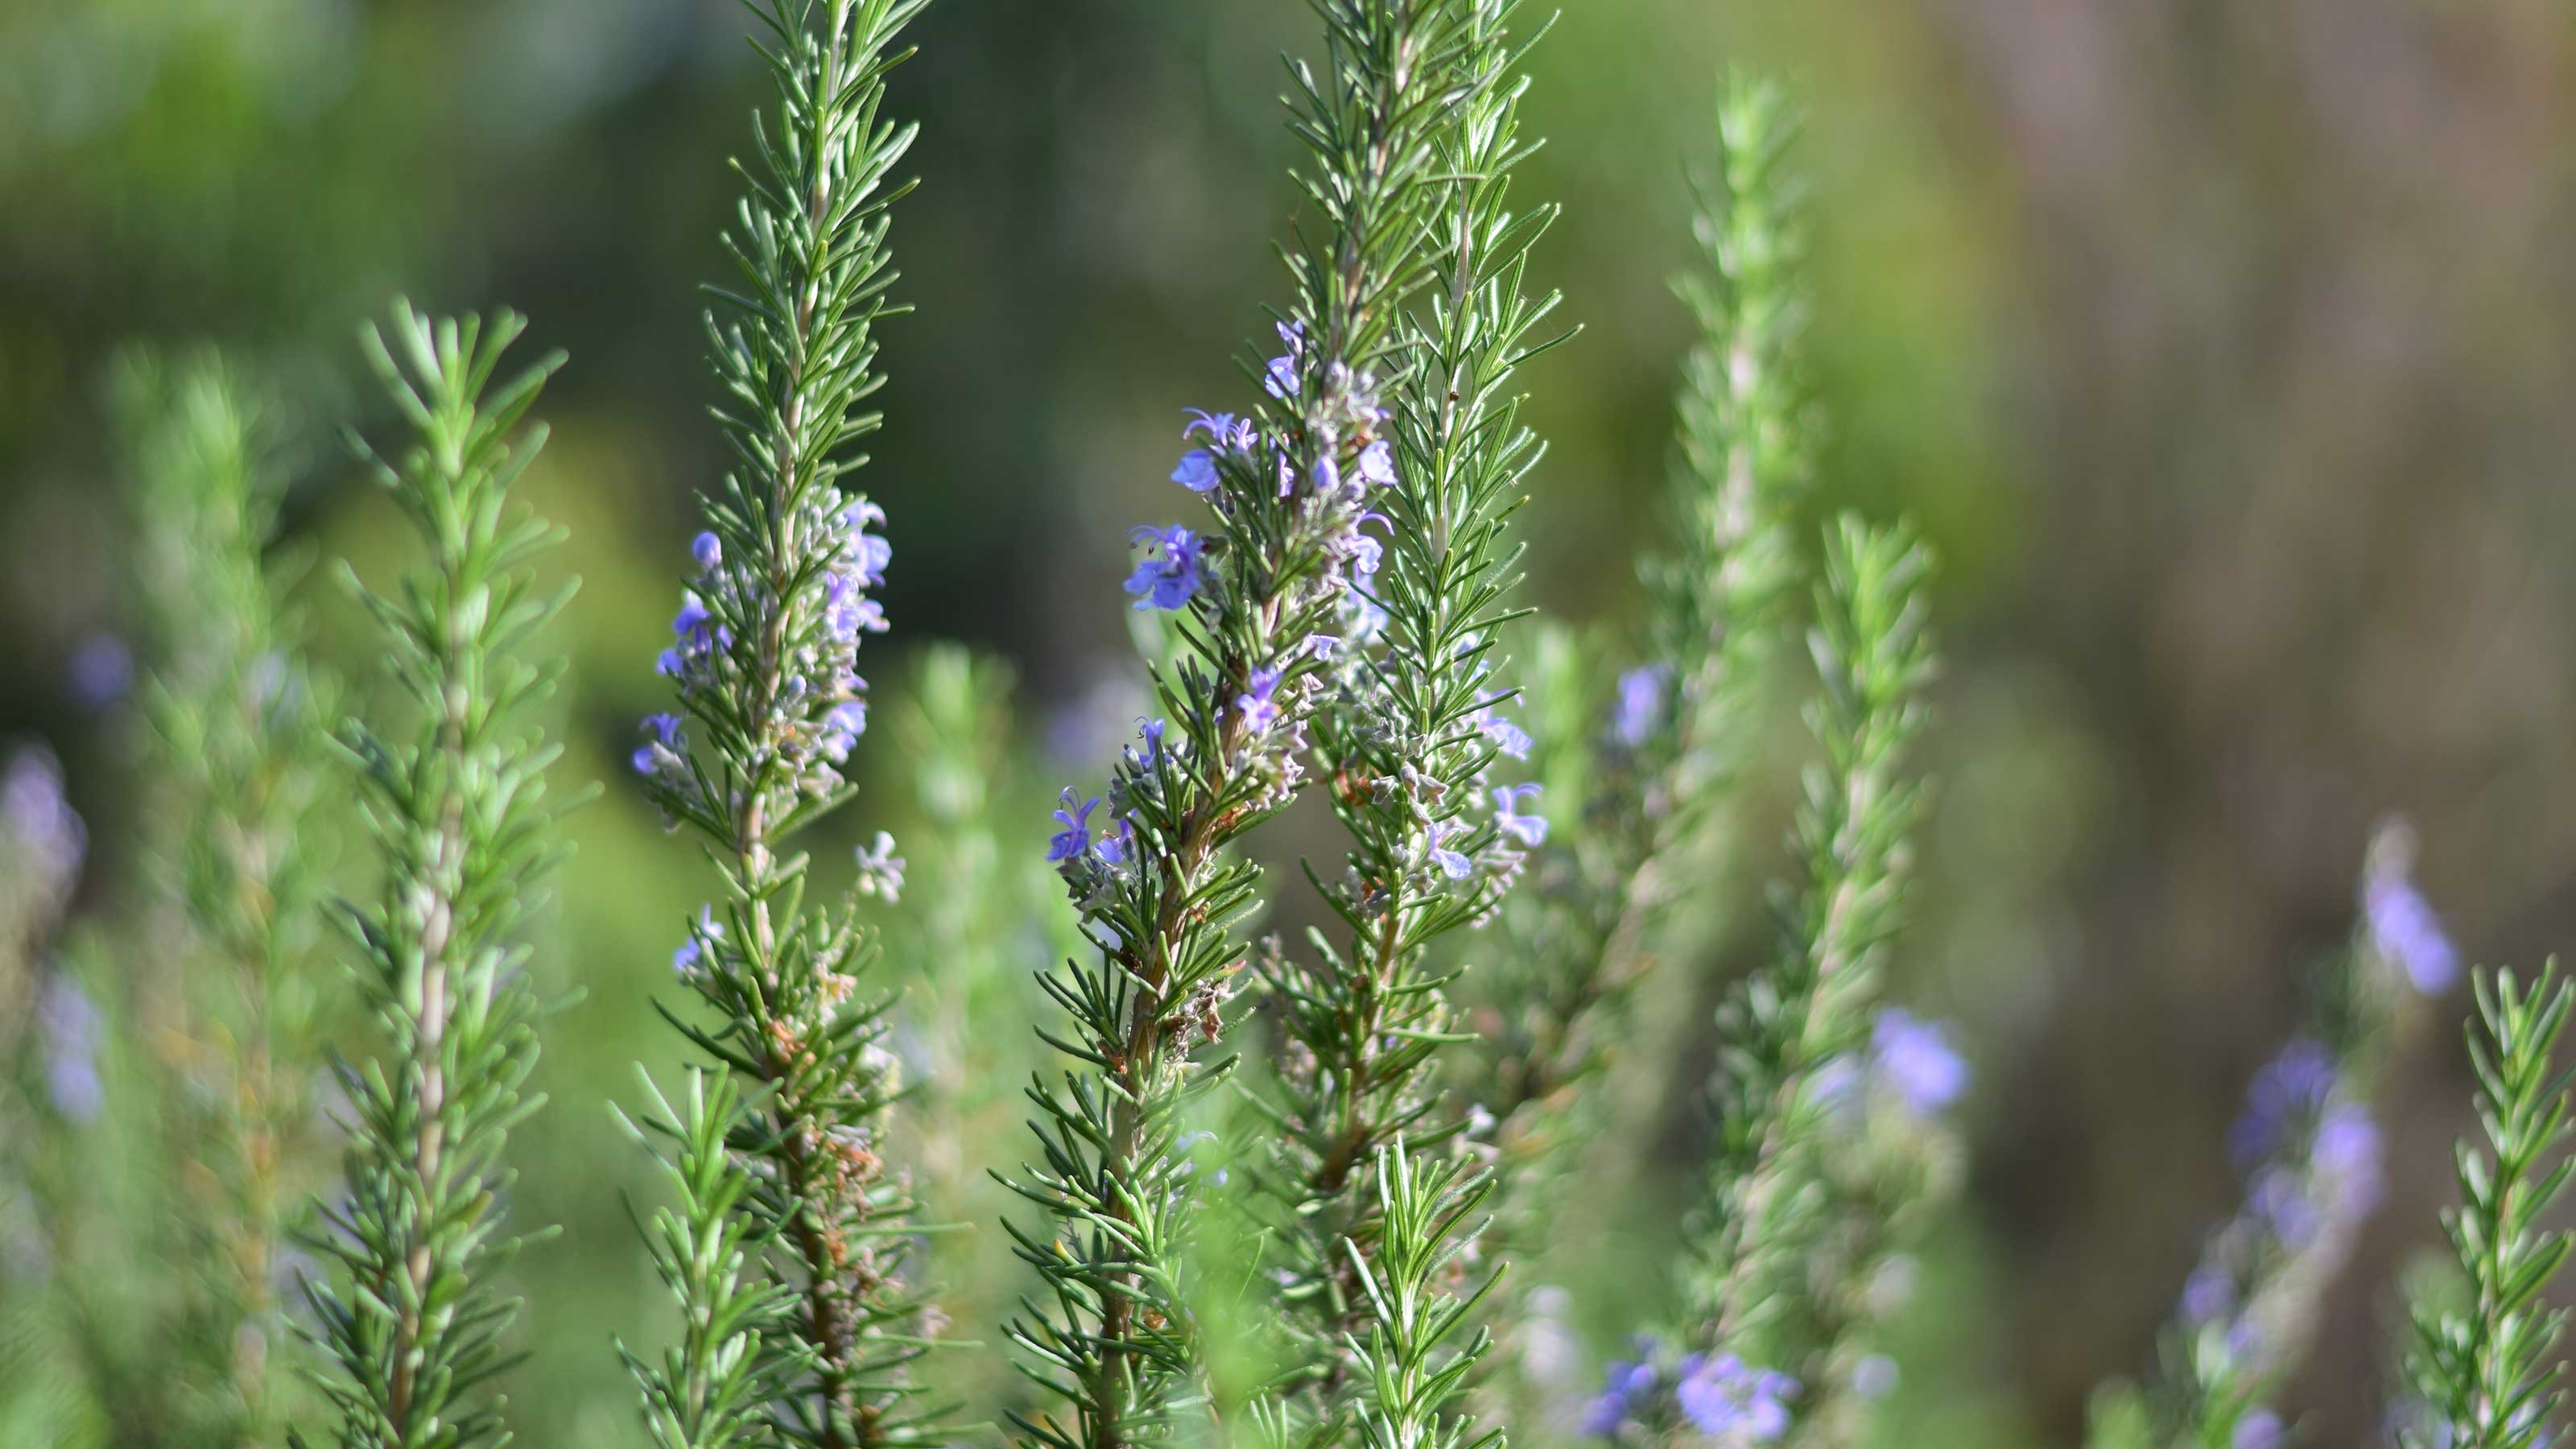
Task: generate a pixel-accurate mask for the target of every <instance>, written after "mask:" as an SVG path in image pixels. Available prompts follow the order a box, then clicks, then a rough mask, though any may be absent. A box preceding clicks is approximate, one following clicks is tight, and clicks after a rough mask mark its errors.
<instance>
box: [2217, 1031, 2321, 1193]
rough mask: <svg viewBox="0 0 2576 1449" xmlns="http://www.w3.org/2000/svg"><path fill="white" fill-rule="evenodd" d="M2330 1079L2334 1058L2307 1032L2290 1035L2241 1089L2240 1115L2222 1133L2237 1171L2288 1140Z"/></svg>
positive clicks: (2311, 1111)
mask: <svg viewBox="0 0 2576 1449" xmlns="http://www.w3.org/2000/svg"><path fill="white" fill-rule="evenodd" d="M2334 1079H2335V1066H2334V1059H2333V1058H2332V1057H2331V1056H2329V1055H2327V1053H2326V1049H2325V1046H2324V1045H2323V1044H2322V1043H2320V1042H2318V1041H2316V1040H2315V1039H2313V1038H2310V1037H2299V1038H2296V1039H2294V1040H2292V1041H2291V1042H2290V1044H2289V1045H2287V1046H2285V1047H2283V1048H2281V1054H2280V1055H2279V1056H2276V1057H2274V1058H2273V1059H2272V1060H2271V1061H2269V1062H2267V1063H2265V1064H2264V1067H2263V1070H2261V1071H2259V1072H2256V1073H2255V1074H2254V1084H2253V1085H2252V1086H2251V1087H2248V1088H2247V1089H2246V1092H2245V1114H2244V1115H2243V1116H2241V1117H2239V1118H2237V1120H2236V1125H2235V1126H2233V1127H2231V1128H2229V1129H2228V1132H2227V1150H2228V1154H2229V1155H2230V1156H2232V1157H2233V1158H2235V1160H2236V1166H2237V1170H2238V1171H2240V1172H2242V1171H2250V1170H2251V1169H2252V1168H2253V1167H2254V1165H2255V1164H2257V1163H2259V1162H2261V1161H2262V1160H2263V1159H2265V1158H2267V1157H2269V1156H2271V1155H2272V1153H2273V1152H2274V1151H2276V1150H2278V1149H2279V1148H2280V1146H2281V1144H2282V1143H2283V1142H2285V1141H2287V1140H2288V1137H2289V1133H2290V1130H2291V1128H2292V1126H2293V1125H2294V1124H2296V1123H2299V1122H2302V1121H2305V1120H2306V1119H2308V1118H2309V1117H2312V1116H2314V1115H2315V1114H2316V1113H2317V1112H2318V1111H2320V1110H2321V1109H2323V1108H2324V1106H2325V1101H2326V1095H2327V1094H2328V1093H2329V1092H2331V1091H2333V1090H2334Z"/></svg>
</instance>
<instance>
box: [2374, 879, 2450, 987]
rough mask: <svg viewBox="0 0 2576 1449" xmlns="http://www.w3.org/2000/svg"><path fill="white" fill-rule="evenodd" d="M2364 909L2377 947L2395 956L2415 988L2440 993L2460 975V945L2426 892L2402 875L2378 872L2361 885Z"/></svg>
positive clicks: (2382, 952) (2391, 958)
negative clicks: (2448, 933)
mask: <svg viewBox="0 0 2576 1449" xmlns="http://www.w3.org/2000/svg"><path fill="white" fill-rule="evenodd" d="M2362 914H2363V915H2364V917H2365V918H2366V919H2367V920H2368V922H2369V925H2370V938H2371V941H2372V943H2373V944H2374V945H2375V946H2376V947H2377V948H2378V950H2379V953H2380V954H2381V955H2382V956H2385V957H2387V958H2388V959H2389V960H2391V961H2394V962H2396V963H2397V965H2398V966H2399V967H2400V968H2401V969H2402V970H2404V971H2405V973H2406V979H2407V980H2408V981H2410V982H2412V983H2414V986H2415V989H2416V990H2417V991H2419V992H2421V993H2423V994H2424V995H2426V996H2439V995H2441V994H2442V993H2443V992H2445V991H2448V990H2450V989H2451V986H2452V983H2454V982H2456V981H2458V980H2459V979H2460V953H2459V950H2458V949H2457V948H2456V947H2454V946H2453V945H2452V944H2451V938H2450V937H2448V936H2446V935H2444V934H2443V933H2442V922H2441V919H2440V918H2439V917H2437V916H2435V915H2434V914H2433V907H2432V905H2431V903H2429V902H2427V901H2426V900H2425V899H2424V894H2423V892H2421V891H2419V890H2417V889H2415V883H2414V882H2413V881H2410V880H2408V879H2407V878H2406V877H2405V876H2404V875H2402V874H2399V873H2397V872H2395V871H2390V872H2386V873H2383V874H2374V875H2373V876H2372V877H2371V880H2370V884H2369V885H2368V886H2367V887H2365V888H2364V889H2363V891H2362Z"/></svg>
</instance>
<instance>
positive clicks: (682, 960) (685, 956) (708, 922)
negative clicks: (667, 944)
mask: <svg viewBox="0 0 2576 1449" xmlns="http://www.w3.org/2000/svg"><path fill="white" fill-rule="evenodd" d="M700 937H704V938H706V939H707V940H710V941H721V940H723V939H724V922H722V921H719V920H717V919H716V909H715V907H713V906H700V907H698V928H697V930H695V931H693V932H691V933H690V935H689V939H687V940H685V941H682V942H681V943H680V949H678V950H676V951H674V952H672V953H671V972H672V974H673V975H675V976H678V977H679V978H681V979H682V980H684V981H685V980H687V979H688V978H690V977H692V976H695V975H697V974H698V961H699V959H700V953H699V949H698V940H699V938H700Z"/></svg>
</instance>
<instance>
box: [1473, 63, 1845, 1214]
mask: <svg viewBox="0 0 2576 1449" xmlns="http://www.w3.org/2000/svg"><path fill="white" fill-rule="evenodd" d="M1797 130H1798V125H1797V118H1796V115H1795V112H1794V110H1793V109H1792V107H1791V106H1790V104H1789V102H1788V100H1787V98H1786V96H1785V94H1784V93H1783V92H1782V91H1781V90H1780V88H1779V87H1778V86H1776V85H1774V84H1771V83H1769V82H1765V81H1759V80H1755V79H1752V78H1750V77H1748V76H1746V75H1744V74H1741V73H1737V74H1733V75H1730V76H1729V77H1728V79H1727V80H1726V82H1725V84H1724V87H1723V91H1722V95H1721V98H1720V101H1719V104H1718V107H1717V128H1716V133H1717V158H1716V161H1717V164H1716V166H1715V168H1714V170H1713V173H1712V175H1711V176H1710V178H1709V180H1708V182H1707V184H1706V185H1704V186H1703V187H1702V190H1701V209H1700V213H1699V216H1698V219H1697V223H1696V226H1695V230H1696V233H1697V236H1698V239H1699V242H1700V246H1701V248H1702V252H1703V258H1704V261H1705V272H1704V273H1703V274H1701V275H1696V276H1689V277H1685V278H1684V279H1683V280H1681V281H1680V282H1678V283H1676V289H1677V290H1678V291H1679V292H1680V293H1681V295H1682V297H1683V298H1684V300H1685V301H1687V302H1688V303H1689V305H1690V307H1691V310H1692V313H1693V314H1694V316H1695V317H1696V319H1697V321H1698V324H1699V332H1700V340H1699V342H1698V344H1697V346H1695V347H1694V348H1693V349H1692V352H1691V354H1690V357H1689V359H1688V360H1687V362H1686V363H1685V365H1684V372H1683V385H1682V389H1681V395H1680V402H1679V418H1680V436H1681V449H1680V463H1679V465H1678V466H1677V467H1676V468H1675V470H1674V476H1673V482H1672V487H1671V496H1672V499H1673V510H1674V513H1675V514H1676V515H1677V518H1676V522H1677V525H1678V526H1677V527H1676V529H1675V530H1674V536H1675V538H1676V539H1677V540H1678V547H1677V548H1676V549H1675V551H1674V552H1673V553H1672V554H1670V555H1669V556H1665V557H1661V558H1657V559H1653V560H1651V561H1649V562H1648V563H1647V564H1646V565H1645V567H1644V569H1643V572H1644V575H1645V579H1646V583H1647V586H1648V592H1649V597H1650V600H1651V612H1650V615H1649V618H1650V624H1649V637H1648V641H1647V645H1648V651H1649V652H1648V658H1647V660H1646V662H1643V663H1640V664H1638V665H1636V666H1635V667H1633V668H1631V669H1629V670H1628V671H1626V672H1625V673H1623V674H1621V675H1620V677H1619V678H1618V681H1617V685H1616V689H1615V698H1614V699H1613V700H1612V702H1611V708H1610V709H1609V710H1608V711H1607V719H1606V720H1605V721H1604V722H1603V726H1602V727H1601V728H1600V729H1599V730H1598V731H1597V733H1596V732H1594V731H1592V730H1591V729H1590V728H1589V726H1588V725H1587V724H1586V723H1585V722H1584V720H1583V718H1582V713H1581V711H1580V704H1581V702H1582V701H1583V700H1585V699H1588V698H1589V697H1590V696H1591V694H1592V691H1591V689H1590V688H1589V687H1588V681H1585V680H1583V679H1582V678H1581V671H1580V669H1579V666H1578V664H1577V662H1576V659H1577V656H1578V655H1580V654H1582V653H1584V652H1585V651H1584V649H1583V647H1582V646H1581V645H1580V644H1578V643H1576V642H1575V641H1572V640H1570V639H1565V638H1563V637H1549V636H1548V635H1545V634H1543V635H1542V636H1541V639H1540V645H1541V648H1540V651H1539V652H1540V657H1541V659H1542V661H1543V662H1544V661H1547V660H1551V659H1552V660H1555V661H1558V663H1557V666H1556V667H1554V668H1552V669H1549V670H1547V671H1546V673H1547V675H1548V676H1549V677H1551V678H1553V679H1555V680H1557V681H1559V682H1558V683H1557V685H1556V686H1555V687H1554V688H1553V689H1552V690H1550V691H1549V700H1550V705H1549V707H1550V708H1551V709H1552V710H1560V711H1563V713H1561V714H1560V715H1559V718H1558V719H1557V720H1556V722H1555V726H1556V727H1554V728H1551V729H1543V730H1541V731H1540V735H1541V738H1540V742H1539V749H1540V751H1542V752H1543V753H1542V755H1541V758H1540V759H1539V760H1538V762H1537V770H1538V774H1539V776H1540V778H1542V779H1546V780H1551V781H1557V782H1561V783H1562V784H1564V785H1568V786H1572V787H1574V788H1577V789H1580V790H1582V791H1583V792H1584V793H1583V798H1582V800H1581V802H1580V804H1581V808H1580V810H1579V812H1577V815H1578V818H1574V819H1568V820H1561V821H1560V822H1559V823H1560V824H1563V825H1567V826H1571V827H1576V828H1571V829H1567V830H1565V831H1563V832H1562V833H1561V834H1560V835H1559V836H1558V837H1557V839H1556V840H1555V841H1554V842H1552V843H1550V844H1549V845H1548V847H1547V848H1546V849H1545V850H1543V851H1541V852H1539V853H1538V855H1537V859H1536V864H1535V872H1534V873H1535V877H1536V879H1535V885H1536V889H1534V890H1531V891H1525V892H1522V893H1520V895H1519V896H1518V897H1517V898H1516V899H1515V900H1514V902H1513V903H1512V904H1510V905H1509V906H1507V907H1506V909H1505V911H1504V913H1503V916H1502V920H1501V932H1502V937H1503V940H1504V941H1505V942H1506V943H1507V949H1505V950H1504V951H1502V952H1500V953H1498V957H1499V959H1498V960H1497V961H1496V962H1495V963H1494V968H1495V974H1494V977H1493V980H1492V982H1491V984H1490V985H1489V986H1488V989H1487V990H1486V992H1485V993H1484V994H1485V995H1486V997H1487V998H1488V999H1490V1000H1492V1001H1494V1002H1496V1003H1498V1009H1497V1010H1496V1011H1495V1012H1494V1013H1493V1017H1492V1019H1493V1022H1494V1030H1493V1037H1492V1044H1491V1046H1490V1047H1489V1048H1488V1049H1487V1050H1485V1051H1484V1052H1483V1053H1482V1054H1481V1059H1480V1061H1479V1062H1478V1063H1477V1072H1476V1076H1475V1077H1474V1078H1473V1079H1472V1080H1471V1082H1470V1084H1469V1090H1470V1092H1471V1093H1472V1095H1473V1098H1474V1100H1476V1101H1478V1102H1479V1103H1481V1104H1482V1106H1483V1107H1484V1108H1485V1110H1486V1111H1488V1112H1490V1113H1491V1114H1492V1115H1493V1116H1494V1117H1495V1118H1496V1119H1497V1126H1496V1130H1495V1140H1496V1143H1497V1145H1498V1146H1500V1147H1501V1148H1502V1149H1503V1153H1504V1161H1503V1171H1504V1174H1505V1176H1504V1186H1505V1188H1506V1190H1507V1192H1512V1193H1526V1192H1528V1191H1530V1190H1531V1189H1534V1188H1536V1187H1537V1186H1538V1185H1539V1184H1540V1183H1542V1182H1544V1181H1545V1180H1546V1179H1547V1178H1548V1176H1549V1175H1550V1173H1551V1172H1552V1171H1554V1170H1555V1169H1556V1168H1557V1167H1558V1166H1560V1165H1561V1162H1560V1159H1559V1157H1558V1152H1559V1149H1560V1148H1561V1147H1562V1146H1563V1145H1564V1144H1565V1143H1567V1142H1569V1141H1573V1140H1577V1139H1579V1138H1580V1137H1581V1136H1582V1135H1583V1128H1584V1124H1585V1122H1586V1121H1587V1116H1586V1114H1587V1113H1588V1112H1589V1111H1590V1109H1591V1106H1592V1104H1593V1103H1594V1101H1595V1100H1596V1097H1597V1093H1595V1092H1592V1091H1590V1090H1587V1085H1588V1084H1589V1083H1590V1082H1591V1080H1592V1078H1594V1077H1595V1076H1596V1075H1597V1074H1598V1073H1599V1072H1600V1071H1601V1070H1602V1068H1603V1066H1604V1063H1605V1059H1606V1053H1607V1049H1608V1044H1609V1043H1610V1042H1612V1041H1614V1040H1616V1039H1617V1038H1618V1037H1619V1035H1620V1031H1619V1026H1618V1017H1619V1013H1620V1011H1621V1010H1622V1007H1623V1004H1624V1002H1625V1000H1626V998H1627V996H1628V995H1629V993H1630V992H1631V990H1632V989H1633V988H1634V986H1635V985H1636V982H1637V980H1638V978H1639V976H1640V974H1641V973H1642V972H1643V970H1644V969H1645V967H1646V965H1647V964H1648V963H1649V962H1650V961H1651V960H1652V958H1653V956H1654V953H1655V952H1656V950H1657V949H1658V944H1659V933H1660V932H1661V930H1662V929H1663V927H1664V926H1665V925H1666V924H1667V923H1666V920H1665V918H1666V916H1667V913H1668V911H1669V908H1670V907H1671V906H1672V905H1673V904H1674V902H1675V900H1676V898H1677V896H1678V895H1679V894H1680V888H1681V884H1682V883H1683V882H1685V881H1687V880H1689V879H1691V878H1692V874H1693V872H1692V869H1691V867H1692V863H1693V862H1694V861H1696V860H1698V859H1700V858H1701V856H1702V855H1703V850H1702V846H1703V845H1704V844H1705V835H1706V827H1707V826H1708V824H1709V823H1710V820H1711V815H1712V811H1713V810H1714V809H1715V807H1716V805H1717V803H1718V802H1719V801H1720V800H1721V799H1722V798H1723V797H1724V796H1725V794H1726V792H1727V790H1728V789H1729V787H1730V786H1731V784H1732V783H1733V781H1734V780H1735V779H1736V777H1737V776H1738V774H1739V773H1740V771H1741V769H1742V768H1743V766H1744V764H1745V763H1746V757H1747V754H1748V752H1749V742H1748V736H1749V733H1750V731H1751V728H1752V714H1753V710H1754V707H1755V704H1756V701H1757V698H1758V695H1759V687H1760V683H1761V679H1762V676H1763V673H1764V671H1765V669H1766V667H1767V666H1768V665H1769V663H1770V662H1771V661H1772V660H1773V659H1774V658H1776V657H1777V656H1778V654H1779V652H1780V650H1781V647H1782V642H1783V640H1784V639H1785V638H1786V637H1787V632H1788V631H1787V627H1786V625H1787V614H1788V608H1787V606H1788V604H1789V603H1790V601H1791V595H1792V593H1793V586H1794V584H1795V583H1796V581H1797V579H1798V578H1799V577H1800V568H1799V564H1798V561H1797V557H1796V549H1795V547H1794V546H1793V545H1792V543H1791V527H1792V520H1793V518H1794V516H1795V514H1796V511H1797V509H1798V507H1799V505H1800V502H1801V500H1803V499H1804V498H1805V496H1806V495H1807V493H1808V491H1809V488H1810V482H1811V478H1812V475H1813V471H1814V460H1813V453H1812V448H1813V438H1812V433H1813V428H1812V425H1811V423H1810V422H1809V413H1810V405H1809V404H1808V403H1807V401H1806V395H1807V394H1806V387H1807V385H1806V380H1805V377H1804V371H1803V367H1802V365H1801V363H1800V360H1799V336H1800V333H1801V331H1802V329H1803V324H1804V321H1805V315H1806V300H1805V295H1804V291H1803V288H1802V284H1801V282H1800V278H1799V267H1800V263H1801V257H1802V254H1803V241H1802V229H1801V223H1800V218H1799V209H1798V205H1797V191H1796V188H1795V186H1794V185H1793V184H1792V183H1791V182H1790V181H1789V180H1788V178H1787V174H1786V173H1787V172H1788V170H1789V169H1790V162H1789V160H1788V157H1789V154H1790V151H1791V147H1792V145H1793V143H1794V141H1795V138H1796V135H1797Z"/></svg>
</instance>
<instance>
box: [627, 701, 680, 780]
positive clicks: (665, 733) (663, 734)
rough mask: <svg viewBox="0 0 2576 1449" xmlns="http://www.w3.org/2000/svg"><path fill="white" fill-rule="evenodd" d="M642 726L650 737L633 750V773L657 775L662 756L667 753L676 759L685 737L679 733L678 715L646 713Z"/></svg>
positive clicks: (660, 767)
mask: <svg viewBox="0 0 2576 1449" xmlns="http://www.w3.org/2000/svg"><path fill="white" fill-rule="evenodd" d="M643 727H644V731H645V733H647V734H649V735H651V736H652V738H651V739H650V740H648V741H646V742H645V743H644V744H643V745H641V746H639V747H637V749H636V751H635V758H634V765H635V773H636V774H639V775H657V774H660V773H661V771H662V758H663V756H664V755H666V754H668V755H670V756H673V757H674V759H675V760H676V757H677V756H678V754H679V752H680V750H681V749H683V748H684V747H685V745H686V739H685V737H684V736H683V735H682V734H681V733H680V717H679V716H678V715H672V714H648V715H646V716H644V726H643Z"/></svg>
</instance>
